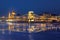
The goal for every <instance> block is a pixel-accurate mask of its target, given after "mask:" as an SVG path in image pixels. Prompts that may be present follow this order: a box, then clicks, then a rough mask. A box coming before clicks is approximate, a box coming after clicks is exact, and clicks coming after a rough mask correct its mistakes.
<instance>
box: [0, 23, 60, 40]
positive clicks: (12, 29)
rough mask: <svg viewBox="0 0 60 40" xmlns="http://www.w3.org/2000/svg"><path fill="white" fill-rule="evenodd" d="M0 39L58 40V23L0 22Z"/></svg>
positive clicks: (59, 39) (59, 31) (59, 32)
mask: <svg viewBox="0 0 60 40" xmlns="http://www.w3.org/2000/svg"><path fill="white" fill-rule="evenodd" d="M0 40H60V23H11V22H0Z"/></svg>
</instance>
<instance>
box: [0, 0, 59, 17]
mask: <svg viewBox="0 0 60 40" xmlns="http://www.w3.org/2000/svg"><path fill="white" fill-rule="evenodd" d="M12 9H13V10H14V11H15V12H16V13H20V14H25V13H27V12H28V11H30V10H33V11H35V13H36V14H38V13H41V12H51V13H56V14H58V13H60V0H0V16H2V15H5V16H6V15H7V14H8V12H9V11H12Z"/></svg>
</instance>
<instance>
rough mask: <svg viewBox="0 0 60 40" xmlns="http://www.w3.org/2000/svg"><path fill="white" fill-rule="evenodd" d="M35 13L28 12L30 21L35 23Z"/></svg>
mask: <svg viewBox="0 0 60 40" xmlns="http://www.w3.org/2000/svg"><path fill="white" fill-rule="evenodd" d="M33 13H34V12H33V11H29V12H28V21H29V22H30V21H34V14H33Z"/></svg>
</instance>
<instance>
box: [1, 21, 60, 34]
mask: <svg viewBox="0 0 60 40" xmlns="http://www.w3.org/2000/svg"><path fill="white" fill-rule="evenodd" d="M57 29H60V24H59V23H11V22H7V23H3V24H2V23H0V31H2V33H3V34H4V33H5V31H8V32H9V33H11V32H29V33H31V32H41V31H47V30H57Z"/></svg>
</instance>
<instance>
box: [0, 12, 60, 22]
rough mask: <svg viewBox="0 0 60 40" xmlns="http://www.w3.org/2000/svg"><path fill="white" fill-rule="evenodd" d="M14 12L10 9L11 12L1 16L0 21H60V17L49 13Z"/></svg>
mask: <svg viewBox="0 0 60 40" xmlns="http://www.w3.org/2000/svg"><path fill="white" fill-rule="evenodd" d="M15 15H16V13H15V12H14V11H12V13H10V12H9V14H8V17H4V16H3V17H1V18H0V21H2V20H3V21H10V22H52V21H57V22H60V18H58V17H57V16H51V15H45V14H43V15H40V16H39V15H37V14H34V12H33V11H29V12H28V14H24V15H22V16H15Z"/></svg>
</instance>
